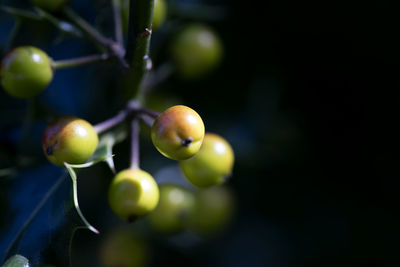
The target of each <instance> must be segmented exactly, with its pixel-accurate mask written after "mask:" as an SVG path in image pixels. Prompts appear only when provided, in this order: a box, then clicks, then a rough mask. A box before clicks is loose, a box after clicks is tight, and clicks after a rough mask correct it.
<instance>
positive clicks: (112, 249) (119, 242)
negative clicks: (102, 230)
mask: <svg viewBox="0 0 400 267" xmlns="http://www.w3.org/2000/svg"><path fill="white" fill-rule="evenodd" d="M99 256H100V261H101V263H102V266H104V267H117V266H121V267H122V266H123V267H144V266H146V262H147V261H148V257H149V256H148V247H147V244H146V242H145V241H144V240H142V239H141V238H139V237H138V236H136V235H135V234H134V233H132V231H130V229H129V228H125V227H123V228H117V229H113V230H112V231H111V232H110V233H108V234H107V235H106V238H105V239H104V240H103V241H102V243H101V247H100V255H99Z"/></svg>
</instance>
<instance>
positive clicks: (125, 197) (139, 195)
mask: <svg viewBox="0 0 400 267" xmlns="http://www.w3.org/2000/svg"><path fill="white" fill-rule="evenodd" d="M158 199H159V190H158V186H157V183H156V182H155V180H154V179H153V177H152V176H151V175H150V174H149V173H147V172H145V171H142V170H139V169H127V170H124V171H121V172H119V173H118V174H117V175H116V176H115V177H114V179H113V180H112V182H111V184H110V187H109V190H108V202H109V204H110V207H111V209H112V211H113V212H114V213H115V214H116V215H117V216H118V217H120V218H121V219H122V220H124V221H128V222H132V221H134V220H135V219H136V218H137V217H138V216H142V215H145V214H147V213H149V212H150V211H152V210H153V209H154V208H155V207H156V206H157V203H158Z"/></svg>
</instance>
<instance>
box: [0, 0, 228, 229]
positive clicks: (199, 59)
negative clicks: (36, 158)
mask: <svg viewBox="0 0 400 267" xmlns="http://www.w3.org/2000/svg"><path fill="white" fill-rule="evenodd" d="M66 2H67V1H66V0H58V1H50V0H33V3H34V4H35V5H36V6H38V7H40V8H43V9H46V10H48V11H57V10H59V9H60V8H61V7H62V6H64V5H65V4H66ZM127 3H128V1H126V0H123V1H122V2H121V4H122V5H121V6H122V7H124V5H126V4H127ZM127 10H128V8H122V9H121V12H122V18H123V23H124V24H125V25H127V20H128V16H129V14H128V13H126V12H125V11H127ZM165 15H166V3H165V2H164V0H157V1H156V2H155V10H154V16H153V24H154V26H155V27H156V28H157V27H159V26H160V25H161V24H162V23H163V21H164V19H165ZM171 53H172V59H173V61H174V62H175V66H176V70H177V72H178V73H179V74H181V76H182V77H185V78H197V77H201V76H202V75H205V74H206V73H207V72H209V71H210V70H211V69H213V68H215V67H216V66H217V65H218V63H219V62H220V60H221V56H222V45H221V42H220V40H219V38H218V37H217V35H216V34H215V33H214V32H213V31H212V30H211V29H210V28H208V27H207V26H204V25H201V24H191V25H187V26H185V28H184V29H182V31H180V32H179V34H178V35H177V36H176V38H175V41H174V42H173V45H172V48H171ZM53 74H54V61H53V60H52V59H51V58H50V57H49V56H48V55H47V54H46V53H45V52H44V51H42V50H41V49H39V48H36V47H32V46H22V47H17V48H15V49H13V50H11V51H10V52H9V53H8V54H6V56H5V57H4V58H3V60H2V63H1V66H0V78H1V85H2V87H3V88H4V90H5V91H6V92H7V93H8V94H10V95H11V96H13V97H16V98H32V97H35V96H37V95H38V94H39V93H41V92H42V91H43V90H44V89H45V88H46V87H47V86H48V85H49V83H50V82H51V81H52V79H53ZM135 119H137V118H135V117H134V116H133V118H132V120H135ZM99 134H100V132H99V131H97V130H96V129H95V127H93V126H92V125H91V124H90V123H89V122H87V121H85V120H83V119H81V118H76V117H62V118H58V119H56V120H54V121H52V122H50V123H49V124H48V125H47V127H46V129H45V131H44V133H43V137H42V146H43V151H44V154H45V156H46V157H47V159H48V160H49V161H50V162H51V163H53V164H55V165H58V166H64V165H65V164H66V163H67V164H82V163H84V162H86V161H87V160H88V159H89V158H90V157H92V155H93V154H94V152H95V151H96V149H97V147H98V143H99ZM151 139H152V142H153V144H154V146H155V147H156V148H157V150H158V151H159V152H160V153H161V154H162V155H164V156H165V157H167V158H170V159H173V160H177V161H179V166H180V168H181V169H182V172H183V173H184V175H185V177H186V178H187V180H188V181H189V182H190V183H192V184H193V185H195V186H197V187H199V188H207V187H211V186H215V185H220V184H222V183H224V181H225V180H226V179H227V177H229V176H230V174H231V172H232V168H233V163H234V153H233V150H232V148H231V146H230V145H229V143H228V142H227V141H226V140H225V139H224V138H222V137H220V136H218V135H216V134H213V133H206V132H205V127H204V123H203V120H202V119H201V117H200V116H199V114H198V113H197V112H196V111H194V110H193V109H191V108H189V107H187V106H183V105H177V106H172V107H170V108H168V109H167V110H165V111H164V112H162V113H161V114H159V115H158V116H157V117H156V118H155V120H154V121H153V123H152V126H151ZM215 190H217V191H213V190H211V191H207V190H206V191H204V192H203V191H199V192H198V193H197V194H196V195H195V194H193V193H192V192H191V191H189V190H187V189H184V188H180V187H178V186H173V185H164V186H161V187H160V188H159V187H158V185H157V183H156V181H155V180H154V179H153V177H152V176H151V175H150V174H149V173H147V172H145V171H143V170H141V169H139V167H137V168H129V169H126V170H123V171H121V172H119V173H117V174H116V176H115V177H114V179H113V180H112V182H111V184H110V187H109V193H108V199H109V205H110V207H111V209H112V211H113V212H114V213H115V214H116V215H117V216H118V217H120V218H121V219H122V220H124V221H133V220H134V219H135V218H137V217H140V216H143V215H145V214H149V213H150V212H151V213H150V214H151V215H150V216H149V220H150V222H151V224H152V225H154V226H155V228H157V229H159V230H161V231H167V232H168V231H175V230H177V229H179V228H182V227H183V225H186V224H187V225H191V226H193V227H194V228H196V227H197V228H199V227H198V224H204V222H205V221H204V220H203V218H204V217H210V216H211V217H212V216H214V217H224V216H222V215H221V214H222V212H221V210H230V208H227V206H229V205H230V204H229V203H231V201H228V200H226V199H229V198H230V197H229V196H227V194H226V193H223V191H221V190H224V189H215ZM215 192H217V193H215ZM221 192H222V193H221ZM216 198H219V199H216ZM210 200H211V202H212V203H214V204H215V203H216V204H218V205H220V206H218V205H216V206H215V207H214V209H215V210H214V211H213V207H212V205H210V204H209V203H210ZM224 203H225V204H224ZM221 207H222V208H221ZM204 210H207V211H208V212H210V211H211V213H209V214H208V215H205V214H204ZM210 214H211V215H210ZM189 215H190V216H189ZM185 218H186V219H185ZM187 218H189V219H187ZM216 221H219V222H218V223H220V221H221V220H218V219H217V220H216ZM218 223H217V224H218ZM200 228H201V227H200ZM203 228H204V227H203Z"/></svg>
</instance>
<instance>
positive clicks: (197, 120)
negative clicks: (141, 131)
mask: <svg viewBox="0 0 400 267" xmlns="http://www.w3.org/2000/svg"><path fill="white" fill-rule="evenodd" d="M204 131H205V130H204V123H203V120H202V119H201V117H200V116H199V114H197V112H196V111H194V110H193V109H191V108H189V107H186V106H182V105H177V106H173V107H170V108H168V109H167V110H165V111H164V112H163V113H161V114H160V116H158V117H157V119H156V120H155V122H154V124H153V126H152V127H151V139H152V141H153V144H154V146H155V147H156V148H157V150H158V151H159V152H160V153H161V154H163V155H164V156H166V157H167V158H170V159H175V160H183V159H188V158H190V157H192V156H193V155H194V154H196V153H197V151H199V149H200V146H201V144H202V142H203V138H204Z"/></svg>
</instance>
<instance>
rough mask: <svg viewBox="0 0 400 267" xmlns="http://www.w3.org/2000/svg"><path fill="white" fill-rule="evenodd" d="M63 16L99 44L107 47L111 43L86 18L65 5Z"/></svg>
mask: <svg viewBox="0 0 400 267" xmlns="http://www.w3.org/2000/svg"><path fill="white" fill-rule="evenodd" d="M63 11H64V14H65V16H67V18H68V19H70V20H71V21H72V22H74V23H75V24H76V25H77V26H78V27H79V28H80V29H81V30H82V31H83V32H84V33H85V34H86V35H88V36H89V37H90V38H92V39H93V40H94V41H96V42H97V43H98V44H101V45H102V46H103V47H105V48H109V47H110V46H111V45H112V43H113V42H112V40H110V39H108V38H107V37H105V36H103V35H102V34H101V33H100V32H99V31H98V30H96V29H95V28H94V27H93V26H92V25H90V24H89V23H88V22H87V21H86V20H84V19H83V18H82V17H80V16H79V15H78V14H76V13H75V11H73V10H72V9H71V8H69V7H65V8H64V9H63Z"/></svg>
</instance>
